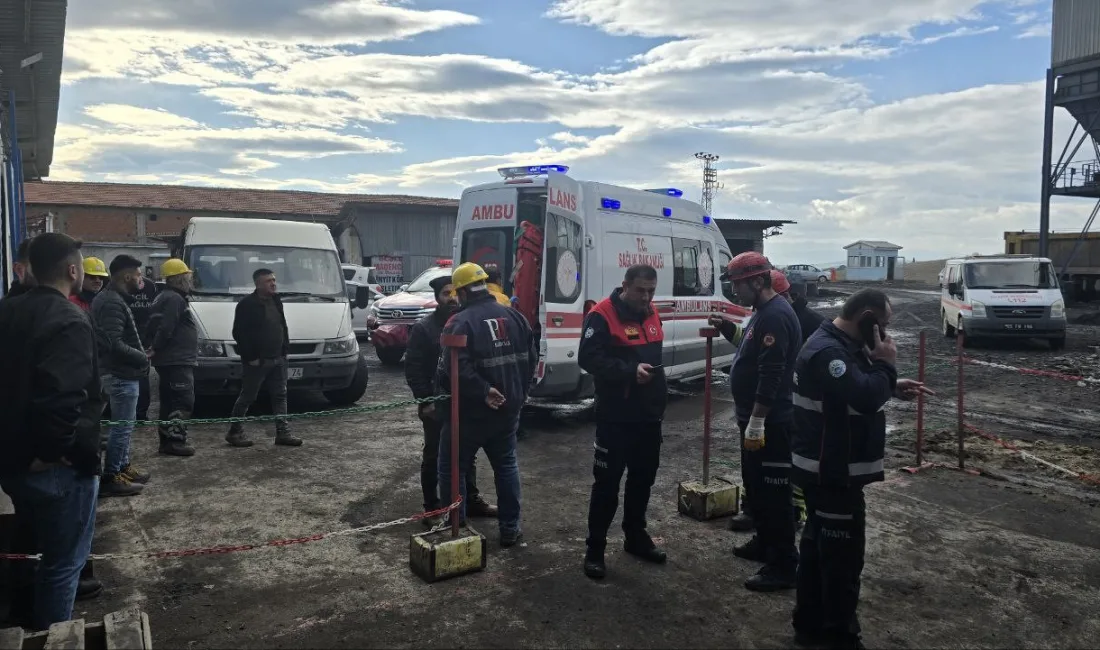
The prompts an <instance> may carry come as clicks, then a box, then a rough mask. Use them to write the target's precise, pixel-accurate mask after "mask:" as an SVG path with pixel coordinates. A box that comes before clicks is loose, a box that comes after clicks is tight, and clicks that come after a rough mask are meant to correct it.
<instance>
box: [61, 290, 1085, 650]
mask: <svg viewBox="0 0 1100 650" xmlns="http://www.w3.org/2000/svg"><path fill="white" fill-rule="evenodd" d="M840 288H841V289H844V287H840ZM892 295H894V302H895V307H896V310H897V313H898V315H897V316H896V317H895V327H894V330H895V333H896V335H897V336H898V338H899V343H900V344H901V347H902V357H903V358H902V365H903V370H905V371H907V372H911V374H914V375H915V359H916V341H917V340H918V336H917V333H918V332H919V330H920V328H921V327H922V326H927V327H929V328H932V329H934V328H935V327H936V326H937V325H938V323H937V322H936V309H937V307H936V302H935V298H934V297H932V296H929V295H928V294H922V293H914V292H903V291H892ZM829 302H830V301H828V300H823V303H829ZM822 309H823V310H825V311H828V310H829V309H833V310H834V311H835V307H832V308H830V307H826V306H825V305H824V304H823V305H822ZM906 314H908V315H906ZM1098 338H1100V337H1098V336H1097V330H1096V329H1095V328H1079V329H1077V328H1075V329H1074V331H1073V333H1072V335H1071V337H1070V343H1069V348H1068V349H1067V350H1066V351H1065V352H1061V353H1058V354H1057V355H1054V354H1052V353H1051V352H1049V351H1048V350H1045V349H1044V347H1043V345H1042V344H1034V345H1032V346H1030V347H1029V346H1015V347H1010V348H1006V349H1003V350H1002V349H978V350H974V351H972V352H970V354H972V355H974V356H975V357H978V358H980V359H986V358H988V359H994V360H997V361H998V362H999V363H1006V364H1012V365H1017V366H1028V367H1034V368H1054V367H1057V366H1058V364H1059V363H1060V362H1057V361H1055V360H1054V359H1053V357H1054V356H1063V357H1068V358H1072V359H1076V358H1078V357H1080V356H1081V355H1086V354H1088V353H1089V345H1092V344H1095V343H1096V342H1097V339H1098ZM928 342H929V353H928V354H929V362H930V364H929V375H928V381H929V384H930V385H931V386H932V387H933V388H935V389H936V390H937V391H939V395H938V396H937V397H936V398H935V399H934V400H931V403H930V404H929V413H930V415H929V417H930V419H931V422H930V423H929V431H928V436H929V442H930V444H929V447H930V449H931V451H932V452H933V453H932V456H933V459H934V460H941V461H943V462H946V463H952V462H956V459H955V457H953V456H952V455H951V454H953V453H954V451H953V442H954V437H953V433H950V432H948V433H942V432H943V431H946V430H947V429H949V428H950V427H953V424H952V423H953V422H954V410H953V409H954V404H955V395H954V387H955V379H954V377H955V373H956V370H955V367H954V366H952V365H950V364H949V363H948V360H947V357H948V356H949V355H950V354H951V353H952V347H951V343H950V342H947V341H945V340H944V339H943V338H942V337H941V336H940V335H938V334H936V333H935V332H934V331H932V332H930V333H929V335H928ZM366 354H367V355H368V358H369V359H370V360H371V370H372V372H373V374H372V377H371V384H370V386H371V388H370V392H369V396H368V399H366V400H364V402H372V403H381V402H388V401H391V400H395V399H403V398H405V396H406V395H407V392H406V389H405V387H404V383H403V378H402V375H401V371H400V369H383V368H381V367H380V366H379V365H378V364H377V363H376V362H375V359H374V356H373V353H372V352H371V351H369V350H367V351H366ZM933 360H934V361H935V364H933ZM936 364H939V365H936ZM966 372H967V375H966V383H967V390H968V393H967V395H968V398H967V399H968V402H967V403H968V405H970V406H968V408H969V409H973V412H972V413H971V415H970V416H969V418H968V421H969V422H972V423H973V424H974V425H975V426H980V427H982V428H983V429H987V430H989V431H991V432H994V433H997V434H998V435H1003V436H1006V437H1011V438H1013V439H1015V440H1022V439H1026V440H1032V441H1034V442H1033V443H1032V444H1033V445H1036V446H1039V445H1041V446H1042V449H1041V450H1037V451H1035V453H1036V454H1037V455H1043V456H1044V457H1045V456H1048V455H1049V456H1051V457H1052V460H1053V459H1055V458H1054V456H1055V455H1056V454H1055V453H1054V450H1055V449H1062V447H1064V448H1065V450H1071V451H1064V450H1063V451H1064V453H1062V452H1059V453H1062V455H1061V456H1058V458H1057V460H1060V461H1061V462H1064V463H1066V464H1073V467H1074V468H1075V469H1080V470H1082V471H1084V470H1086V469H1091V470H1096V469H1097V455H1096V452H1095V451H1094V450H1095V449H1096V448H1097V446H1096V445H1095V442H1096V437H1097V436H1096V426H1095V423H1096V419H1095V417H1094V413H1093V411H1092V409H1093V408H1095V404H1096V392H1095V391H1094V390H1093V389H1091V388H1088V387H1086V388H1081V387H1078V386H1077V385H1076V383H1073V382H1065V381H1058V380H1052V379H1045V378H1038V377H1028V376H1023V375H1018V374H1015V373H1011V372H1007V371H1004V370H994V369H992V368H987V367H978V366H966ZM677 392H678V393H681V395H680V396H678V397H676V398H675V399H674V401H673V404H672V405H671V407H670V411H669V419H668V422H667V425H666V428H665V446H664V449H663V452H662V467H661V471H660V472H659V474H658V482H657V485H656V487H655V489H654V493H653V500H652V505H651V509H650V522H651V523H650V528H651V532H652V533H653V535H654V536H655V537H657V538H659V539H660V540H661V543H663V544H664V546H665V547H666V548H667V550H668V552H669V555H670V562H669V564H668V565H667V566H663V567H651V566H646V565H642V564H640V563H638V562H636V561H634V559H633V558H630V557H629V556H625V555H624V554H623V553H622V552H621V551H620V550H619V549H620V546H619V545H618V543H619V537H618V531H617V530H614V529H613V535H615V537H614V538H613V540H612V542H611V544H610V545H609V549H610V555H609V558H608V559H609V570H610V572H611V573H610V575H609V577H608V579H607V580H606V581H604V582H603V583H600V584H597V583H593V582H591V581H589V580H588V579H586V578H585V577H584V575H583V574H582V573H581V568H580V561H581V555H582V552H583V544H584V537H585V524H584V521H585V514H586V510H587V498H588V490H589V487H590V483H591V453H592V425H591V424H590V423H588V422H586V421H585V420H583V419H576V418H562V417H558V416H555V415H554V414H552V413H551V414H547V413H537V414H534V415H532V417H530V418H528V423H527V429H528V435H527V436H526V437H525V438H524V439H523V440H521V441H520V445H519V458H520V466H521V471H522V474H523V490H524V493H523V502H524V528H525V533H526V537H527V543H526V545H524V546H522V547H518V548H514V549H509V550H502V549H500V547H499V545H498V543H497V541H498V535H497V531H496V529H495V525H494V524H493V522H491V521H484V520H474V526H475V527H476V528H477V529H478V530H480V531H481V532H483V533H484V534H485V535H486V537H487V538H488V540H489V560H488V567H487V568H486V570H485V571H484V572H482V573H479V574H475V575H469V576H465V577H460V578H457V579H454V580H451V581H448V582H445V583H439V584H435V585H426V584H424V583H422V582H421V581H420V580H419V579H418V578H416V577H415V576H413V575H412V573H411V572H410V571H409V568H408V548H409V535H410V534H412V533H416V532H420V531H421V530H423V529H422V528H421V527H420V526H419V525H418V524H407V525H400V526H395V527H392V528H388V529H385V530H381V531H378V532H373V533H365V534H358V535H355V536H349V537H338V538H334V539H330V540H325V541H321V542H317V543H313V544H304V545H297V546H291V547H286V548H271V549H264V550H258V551H250V552H240V553H233V554H226V555H218V556H200V557H186V558H179V559H164V560H125V561H110V562H108V561H104V562H99V563H97V571H98V573H99V575H100V576H101V577H102V578H103V580H104V581H105V582H106V584H107V591H106V593H105V594H104V595H103V596H102V597H101V598H99V599H98V600H95V601H92V602H90V603H82V604H81V606H80V607H79V609H80V612H81V614H82V615H85V616H88V617H89V618H92V617H96V616H102V615H103V614H104V613H106V612H108V611H111V610H115V609H118V608H120V607H123V606H125V605H128V604H136V605H139V606H141V607H143V608H144V609H145V610H146V611H148V613H149V615H150V619H151V622H152V629H153V636H154V643H155V644H156V645H157V646H158V647H161V648H218V647H239V648H282V647H328V648H333V647H346V648H352V647H367V646H379V647H492V648H498V647H499V648H504V647H540V648H541V647H546V648H566V647H569V648H573V647H585V648H607V647H662V648H666V647H715V648H717V647H744V648H783V647H790V644H791V634H790V610H791V608H792V606H793V594H783V595H757V594H752V593H749V592H747V591H745V590H744V589H743V588H742V587H741V583H742V582H743V580H744V579H745V578H747V577H748V576H750V575H751V574H752V573H753V572H754V571H755V567H754V566H753V565H751V564H749V563H747V562H744V561H742V560H739V559H736V558H734V557H733V556H732V555H731V553H730V549H731V547H732V546H733V544H734V543H735V542H738V541H743V540H744V539H745V538H744V536H741V535H735V534H733V533H730V532H728V531H727V530H726V529H725V522H724V521H720V522H714V523H710V524H702V523H698V522H695V521H692V520H689V519H686V518H683V517H681V516H680V515H678V514H677V512H676V506H675V497H674V495H675V490H676V484H677V482H679V481H681V480H685V479H691V478H697V477H698V476H699V475H700V473H701V469H700V462H701V461H700V458H701V451H700V450H701V435H702V433H701V420H700V413H701V410H702V399H701V397H699V396H698V394H699V393H700V392H701V386H699V385H694V386H686V387H680V388H679V389H678V391H677ZM713 404H714V408H715V416H716V421H717V422H718V423H719V425H718V427H717V430H716V432H715V435H716V438H717V440H716V443H715V449H716V469H717V470H718V471H719V473H731V472H734V471H735V469H734V464H735V463H736V458H737V454H736V450H735V446H734V443H733V441H732V436H731V430H730V427H729V426H728V419H729V417H730V416H731V404H730V403H729V400H728V398H727V397H726V393H725V388H724V386H723V385H722V384H721V383H717V384H716V387H715V396H714V401H713ZM295 406H296V407H297V408H298V409H300V410H310V409H315V408H321V407H323V402H320V401H319V400H313V399H304V400H303V399H298V400H296V404H295ZM224 408H225V406H224V405H216V406H215V410H217V409H224ZM1070 409H1077V410H1070ZM890 413H891V419H892V429H891V431H892V433H891V447H892V449H891V453H890V454H889V455H888V456H889V457H888V462H889V463H890V464H891V465H892V466H893V467H902V466H905V465H911V464H912V463H913V432H914V417H915V416H914V412H913V410H912V407H911V406H910V405H898V406H895V407H891V410H890ZM933 414H934V415H933ZM1046 419H1050V420H1051V421H1054V422H1056V423H1055V424H1054V425H1050V423H1049V422H1040V420H1046ZM1071 424H1075V425H1079V427H1078V428H1072V427H1071ZM259 430H260V427H253V432H254V433H259ZM952 430H953V429H952ZM296 432H297V433H298V434H300V435H301V436H302V437H304V438H305V439H306V444H305V446H304V447H301V448H299V449H283V448H273V447H272V446H271V445H270V444H267V443H261V444H258V445H257V446H256V447H254V448H252V449H243V450H241V449H231V448H227V447H226V446H224V444H223V443H222V439H221V437H222V434H223V429H222V428H221V427H213V426H205V427H201V428H197V429H196V430H195V433H194V438H195V443H196V445H197V446H198V450H199V451H198V454H197V455H196V456H195V457H193V458H189V459H177V458H162V457H158V456H156V455H155V453H154V451H155V442H154V440H153V437H152V435H151V433H150V432H144V433H142V434H140V435H138V436H137V437H136V439H135V459H136V461H137V462H138V463H140V464H141V465H142V466H144V467H147V468H148V469H150V470H152V471H153V474H154V476H153V480H152V482H151V483H150V485H149V487H148V488H147V489H146V492H145V494H143V495H142V496H139V497H135V498H131V499H112V500H106V501H102V502H101V506H100V509H99V526H98V530H97V536H96V542H95V548H94V550H95V551H96V552H100V553H103V552H131V551H152V550H164V549H180V548H189V547H196V546H207V545H216V544H243V543H256V542H264V541H267V540H270V539H275V538H287V537H302V536H306V535H310V534H314V533H319V532H326V531H332V530H339V529H343V528H348V527H358V526H364V525H367V524H372V523H377V522H386V521H391V520H394V519H398V518H400V517H403V516H407V515H409V514H411V513H413V512H416V511H417V509H418V508H419V506H420V501H421V498H420V488H419V454H420V445H421V434H420V430H419V425H418V422H417V421H416V420H415V417H414V413H413V411H411V410H409V409H396V410H390V411H384V412H381V413H378V414H372V415H370V416H369V417H345V418H338V419H325V420H310V421H302V422H299V423H297V424H296ZM268 434H269V436H270V431H269V432H268ZM967 444H968V448H969V449H970V452H969V453H970V454H971V456H972V457H971V458H970V459H968V462H969V463H971V465H972V466H979V465H981V466H988V468H989V469H990V470H991V471H992V470H995V473H996V474H997V475H998V476H999V477H1001V478H1002V479H1004V480H998V479H991V478H986V477H978V476H972V475H969V474H964V473H959V472H954V471H950V470H943V469H933V470H929V471H926V472H921V473H919V474H916V475H910V474H905V473H901V472H893V471H892V472H890V473H889V474H888V481H887V482H886V483H885V484H879V485H876V486H874V487H872V488H870V489H869V492H868V509H869V513H870V523H869V542H868V557H867V567H866V570H865V571H864V582H863V585H864V589H863V597H862V602H861V617H862V621H863V624H864V627H865V641H866V643H867V645H868V647H873V648H875V647H883V648H886V647H890V648H931V647H974V648H1003V647H1036V648H1038V647H1045V648H1070V647H1078V648H1084V647H1091V646H1095V644H1096V639H1098V638H1100V620H1098V619H1097V617H1096V616H1095V615H1094V613H1095V612H1096V611H1097V609H1098V607H1100V591H1098V585H1100V552H1098V551H1100V517H1098V516H1097V510H1096V508H1095V504H1096V502H1097V499H1096V497H1097V494H1100V493H1098V492H1097V490H1095V489H1093V488H1091V487H1089V486H1088V485H1087V484H1084V483H1083V482H1081V481H1078V480H1076V479H1072V478H1068V477H1062V476H1059V475H1057V474H1054V473H1051V472H1050V471H1048V470H1046V469H1041V468H1040V466H1038V465H1035V464H1033V463H1024V462H1020V461H1016V460H1013V456H1012V455H1011V454H1010V453H1009V452H1007V451H1004V452H1003V453H1002V451H998V450H997V449H995V448H994V447H992V446H991V445H984V443H983V446H979V445H978V444H977V442H976V441H975V440H969V439H968V440H967ZM1072 450H1076V451H1072ZM1075 453H1076V454H1078V455H1077V456H1074V454H1075ZM1086 454H1091V455H1086ZM479 469H480V470H481V474H480V477H481V478H480V481H479V482H480V484H481V487H482V489H483V490H484V491H485V492H486V493H487V494H489V495H491V494H492V493H493V491H494V490H493V486H492V480H491V477H492V473H491V471H490V470H489V467H488V463H487V462H486V461H485V459H484V457H481V458H480V459H479Z"/></svg>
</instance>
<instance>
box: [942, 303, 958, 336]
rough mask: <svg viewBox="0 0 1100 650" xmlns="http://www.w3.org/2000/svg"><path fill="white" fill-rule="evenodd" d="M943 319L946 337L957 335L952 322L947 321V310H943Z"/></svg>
mask: <svg viewBox="0 0 1100 650" xmlns="http://www.w3.org/2000/svg"><path fill="white" fill-rule="evenodd" d="M942 320H943V335H944V338H949V339H950V338H954V337H955V328H954V327H953V326H952V325H951V323H948V322H947V310H944V311H943V319H942Z"/></svg>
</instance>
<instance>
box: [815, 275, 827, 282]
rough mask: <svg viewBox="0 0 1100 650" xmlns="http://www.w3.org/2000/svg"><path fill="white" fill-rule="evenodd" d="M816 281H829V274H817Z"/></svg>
mask: <svg viewBox="0 0 1100 650" xmlns="http://www.w3.org/2000/svg"><path fill="white" fill-rule="evenodd" d="M817 281H818V282H822V283H824V282H828V281H829V276H827V275H819V276H817Z"/></svg>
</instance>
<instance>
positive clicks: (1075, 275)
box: [1004, 231, 1100, 300]
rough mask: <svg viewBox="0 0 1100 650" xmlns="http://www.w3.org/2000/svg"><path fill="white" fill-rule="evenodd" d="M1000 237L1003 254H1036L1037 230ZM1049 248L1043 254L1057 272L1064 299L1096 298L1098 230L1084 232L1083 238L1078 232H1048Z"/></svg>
mask: <svg viewBox="0 0 1100 650" xmlns="http://www.w3.org/2000/svg"><path fill="white" fill-rule="evenodd" d="M1004 236H1005V253H1007V254H1009V255H1020V254H1026V255H1038V254H1039V233H1038V232H1034V231H1031V232H1028V231H1016V232H1006V233H1005V235H1004ZM1049 248H1050V250H1049V252H1048V254H1047V257H1049V258H1050V261H1051V262H1053V263H1054V268H1055V269H1057V270H1058V272H1059V273H1060V274H1061V275H1060V277H1061V280H1062V285H1063V286H1062V291H1063V293H1064V294H1065V295H1066V297H1067V298H1069V299H1071V300H1073V299H1076V300H1096V299H1098V298H1100V232H1090V233H1086V234H1085V237H1084V239H1082V238H1081V233H1080V232H1052V233H1050V246H1049ZM1075 249H1076V251H1075ZM1063 269H1064V270H1063Z"/></svg>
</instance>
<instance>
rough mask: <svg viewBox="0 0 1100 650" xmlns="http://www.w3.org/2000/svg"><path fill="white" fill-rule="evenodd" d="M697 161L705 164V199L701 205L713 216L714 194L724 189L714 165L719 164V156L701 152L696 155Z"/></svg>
mask: <svg viewBox="0 0 1100 650" xmlns="http://www.w3.org/2000/svg"><path fill="white" fill-rule="evenodd" d="M695 159H696V160H700V161H702V162H703V198H702V200H701V201H700V203H701V204H702V205H703V210H705V211H706V213H707V214H711V208H712V206H713V205H714V194H715V193H716V192H717V191H718V190H720V189H722V184H721V183H719V182H718V170H717V169H715V168H714V163H716V162H718V155H717V154H713V153H706V152H705V151H700V152H699V153H697V154H695Z"/></svg>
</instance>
